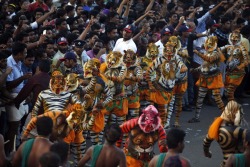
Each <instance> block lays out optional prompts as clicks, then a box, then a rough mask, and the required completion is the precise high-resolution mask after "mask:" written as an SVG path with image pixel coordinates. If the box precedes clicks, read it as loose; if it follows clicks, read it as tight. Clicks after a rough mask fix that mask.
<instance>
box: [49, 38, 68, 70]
mask: <svg viewBox="0 0 250 167" xmlns="http://www.w3.org/2000/svg"><path fill="white" fill-rule="evenodd" d="M57 47H58V51H57V53H56V54H55V55H54V57H53V60H52V68H58V67H57V66H56V65H57V62H58V61H59V60H60V59H62V58H63V57H64V54H65V53H66V52H67V50H68V47H69V46H68V40H67V39H66V38H65V37H60V38H59V39H58V40H57ZM59 69H60V71H61V72H63V73H64V72H65V68H64V66H63V64H61V66H60V68H59ZM52 70H54V69H52Z"/></svg>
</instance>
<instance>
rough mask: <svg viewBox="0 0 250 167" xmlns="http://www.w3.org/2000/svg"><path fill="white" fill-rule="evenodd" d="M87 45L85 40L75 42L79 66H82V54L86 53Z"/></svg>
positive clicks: (74, 48) (74, 47)
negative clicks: (85, 46)
mask: <svg viewBox="0 0 250 167" xmlns="http://www.w3.org/2000/svg"><path fill="white" fill-rule="evenodd" d="M85 44H86V43H85V41H83V40H75V41H74V46H73V50H74V53H75V55H76V59H77V64H80V65H82V53H83V52H86V51H85V50H84V45H85Z"/></svg>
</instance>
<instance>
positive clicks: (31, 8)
mask: <svg viewBox="0 0 250 167" xmlns="http://www.w3.org/2000/svg"><path fill="white" fill-rule="evenodd" d="M37 8H42V9H43V10H44V11H48V10H49V7H48V6H47V5H46V4H45V3H44V1H43V0H36V2H33V3H31V4H30V5H29V11H30V12H33V11H34V10H36V9H37Z"/></svg>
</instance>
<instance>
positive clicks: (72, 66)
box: [59, 52, 83, 75]
mask: <svg viewBox="0 0 250 167" xmlns="http://www.w3.org/2000/svg"><path fill="white" fill-rule="evenodd" d="M59 62H64V66H65V67H66V68H67V70H66V72H65V74H66V75H67V74H69V73H76V74H83V69H82V65H81V64H78V63H77V59H76V55H75V53H74V52H67V53H66V54H65V56H64V58H62V59H60V60H59Z"/></svg>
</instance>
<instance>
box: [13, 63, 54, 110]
mask: <svg viewBox="0 0 250 167" xmlns="http://www.w3.org/2000/svg"><path fill="white" fill-rule="evenodd" d="M49 72H50V61H49V60H42V61H40V62H39V65H38V73H36V74H35V75H34V76H32V77H31V78H30V79H29V80H28V82H27V83H26V85H25V86H24V87H23V88H22V90H21V91H20V92H19V94H18V95H17V97H16V98H15V106H16V107H17V108H19V106H20V104H21V103H22V102H23V101H24V100H25V99H26V98H27V97H28V96H29V95H30V94H32V98H31V104H32V107H31V109H32V108H33V106H34V105H35V102H36V99H37V97H38V94H39V93H40V92H41V91H42V90H45V89H47V88H48V87H49V80H50V76H49V74H48V73H49ZM39 113H41V112H39Z"/></svg>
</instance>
